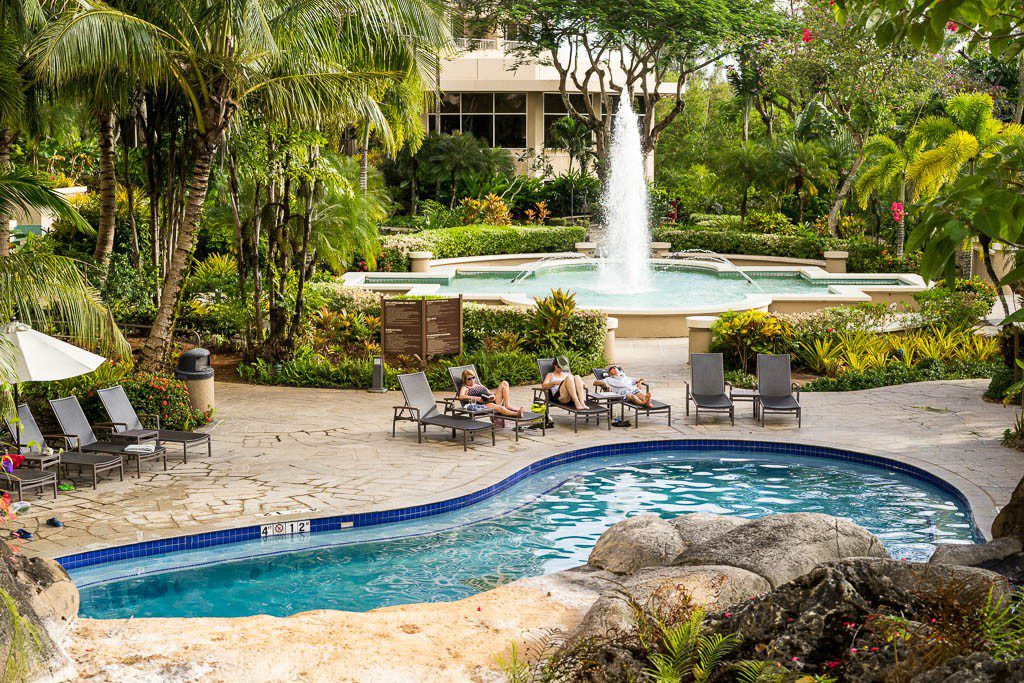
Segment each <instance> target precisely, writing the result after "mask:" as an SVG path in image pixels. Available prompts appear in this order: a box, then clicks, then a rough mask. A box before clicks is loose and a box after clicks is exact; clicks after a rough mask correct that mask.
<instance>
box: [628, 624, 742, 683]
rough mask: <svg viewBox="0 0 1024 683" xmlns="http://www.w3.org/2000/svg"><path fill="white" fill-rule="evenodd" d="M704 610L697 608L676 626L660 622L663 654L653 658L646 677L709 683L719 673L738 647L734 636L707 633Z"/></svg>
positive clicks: (664, 681)
mask: <svg viewBox="0 0 1024 683" xmlns="http://www.w3.org/2000/svg"><path fill="white" fill-rule="evenodd" d="M704 617H705V614H704V610H702V609H700V608H695V609H694V610H693V611H692V612H691V613H690V616H689V618H688V619H685V620H683V621H679V622H676V623H673V624H668V623H665V622H664V621H663V620H661V619H657V620H656V623H657V627H658V631H659V638H660V641H661V642H660V649H661V650H662V651H661V652H655V653H654V654H652V655H651V657H650V660H651V666H650V667H649V668H647V669H645V670H644V673H645V674H646V675H647V676H648V677H649V678H650V679H651V680H652V681H655V683H682V682H683V681H693V683H707V681H710V680H711V679H712V678H713V677H714V676H715V675H716V674H717V673H718V671H719V669H720V667H721V664H722V660H723V659H725V657H727V656H728V655H729V653H730V652H732V651H733V650H734V649H735V648H736V646H737V644H738V643H739V636H737V635H736V634H734V633H730V634H721V633H711V634H709V633H706V632H705V630H704Z"/></svg>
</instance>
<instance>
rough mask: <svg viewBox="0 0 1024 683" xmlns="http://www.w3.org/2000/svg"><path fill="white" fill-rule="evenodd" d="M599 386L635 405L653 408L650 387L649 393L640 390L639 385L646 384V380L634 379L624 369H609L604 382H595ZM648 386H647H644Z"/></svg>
mask: <svg viewBox="0 0 1024 683" xmlns="http://www.w3.org/2000/svg"><path fill="white" fill-rule="evenodd" d="M594 384H596V385H597V386H600V387H604V388H606V389H607V390H609V391H613V392H615V393H616V394H619V395H620V396H625V397H626V400H627V401H629V402H630V403H635V404H636V405H638V406H646V407H648V408H650V407H651V392H650V387H647V389H648V390H647V391H644V390H643V389H641V388H640V386H639V385H641V384H644V378H643V377H640V378H638V379H633V378H632V377H630V376H629V375H627V374H626V373H624V372H623V371H622V368H621V367H619V366H618V365H612V366H610V367H609V368H608V374H607V375H605V378H604V379H603V380H599V381H597V382H595V383H594ZM644 386H646V384H645V385H644Z"/></svg>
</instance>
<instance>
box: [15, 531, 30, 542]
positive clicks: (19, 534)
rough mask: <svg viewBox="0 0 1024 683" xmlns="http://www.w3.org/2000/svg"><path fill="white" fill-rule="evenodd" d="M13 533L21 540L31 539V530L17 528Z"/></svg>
mask: <svg viewBox="0 0 1024 683" xmlns="http://www.w3.org/2000/svg"><path fill="white" fill-rule="evenodd" d="M13 534H14V535H15V536H16V537H17V538H20V539H21V540H23V541H31V540H32V532H31V531H29V530H28V529H18V530H17V531H14V532H13Z"/></svg>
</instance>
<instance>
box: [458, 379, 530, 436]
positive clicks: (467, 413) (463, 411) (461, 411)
mask: <svg viewBox="0 0 1024 683" xmlns="http://www.w3.org/2000/svg"><path fill="white" fill-rule="evenodd" d="M466 370H470V371H471V372H472V373H473V374H474V375H476V376H477V377H479V376H480V373H479V372H477V371H476V365H473V364H470V365H459V366H457V367H449V368H448V376H449V377H451V379H452V385H453V386H454V387H455V397H454V398H446V399H445V400H444V410H445V412H446V413H451V414H452V415H462V416H464V417H472V416H474V415H492V414H493V411H492V410H491V409H490V408H486V409H485V410H469V409H467V408H466V407H465V406H466V404H465V403H463V402H462V400H460V399H459V392H460V391H462V373H463V372H465V371H466ZM499 417H500V418H501V419H502V420H508V421H510V422H512V423H513V424H514V425H515V426H516V429H515V432H516V441H519V425H520V424H529V423H531V422H538V421H539V422H540V431H541V436H544V435H546V434H547V431H548V430H547V426H546V425H545V422H546V420H545V419H544V413H532V412H529V411H527V412H525V413H523V416H522V417H516V416H515V415H511V416H509V415H500V416H499Z"/></svg>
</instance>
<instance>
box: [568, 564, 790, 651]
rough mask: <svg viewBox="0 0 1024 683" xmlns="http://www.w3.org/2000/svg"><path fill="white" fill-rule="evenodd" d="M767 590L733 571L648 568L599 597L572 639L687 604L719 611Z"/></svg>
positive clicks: (626, 626)
mask: <svg viewBox="0 0 1024 683" xmlns="http://www.w3.org/2000/svg"><path fill="white" fill-rule="evenodd" d="M769 590H771V586H769V585H768V582H767V581H766V580H765V579H764V578H762V577H760V576H758V575H757V574H754V573H752V572H748V571H746V570H744V569H738V568H736V567H715V566H707V567H650V568H647V569H641V570H640V571H638V572H636V573H635V574H633V575H632V576H630V577H628V578H625V579H623V580H622V582H621V583H619V584H618V585H617V586H616V587H615V588H614V589H612V590H609V591H607V592H605V593H604V594H602V595H601V597H600V598H598V600H597V601H596V602H595V603H594V605H593V607H591V608H590V610H589V611H588V612H587V614H586V615H585V616H584V617H583V620H582V621H581V622H580V625H579V626H578V627H577V628H576V630H575V631H574V633H573V635H572V638H580V637H589V636H604V637H606V636H609V635H614V634H615V633H626V632H628V631H631V630H633V628H634V627H635V625H636V624H635V617H636V611H637V610H638V609H640V610H643V611H645V612H647V613H650V614H665V613H668V612H670V611H671V610H673V609H674V608H677V607H682V606H685V605H687V604H691V605H695V606H700V607H704V608H706V609H708V610H716V609H724V608H725V607H727V606H729V605H732V604H735V603H738V602H740V601H742V600H746V599H747V598H750V597H753V596H755V595H760V594H763V593H766V592H768V591H769Z"/></svg>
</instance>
